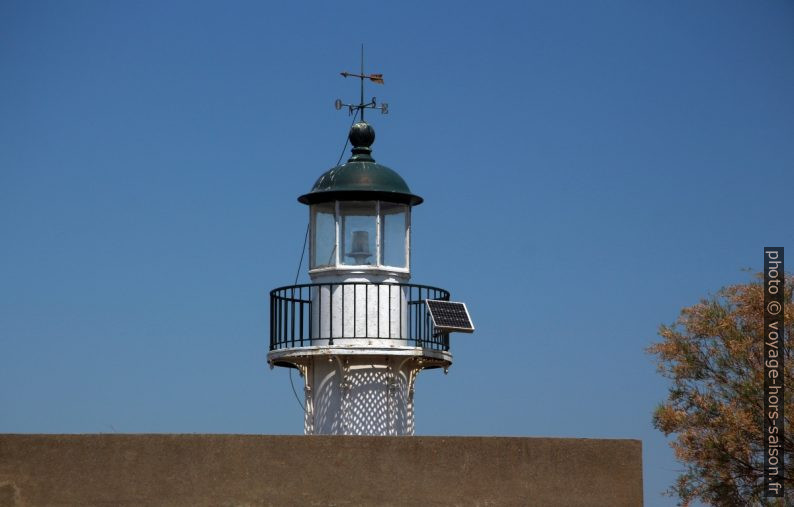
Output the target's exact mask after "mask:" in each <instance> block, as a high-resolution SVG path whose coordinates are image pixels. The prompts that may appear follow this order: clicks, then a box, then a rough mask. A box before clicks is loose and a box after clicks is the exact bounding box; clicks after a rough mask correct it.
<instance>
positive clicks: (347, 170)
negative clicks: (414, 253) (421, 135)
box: [298, 159, 424, 206]
mask: <svg viewBox="0 0 794 507" xmlns="http://www.w3.org/2000/svg"><path fill="white" fill-rule="evenodd" d="M336 200H364V201H375V200H379V201H389V202H398V203H403V204H410V205H411V206H416V205H417V204H421V203H422V201H423V200H424V199H422V198H421V197H419V196H418V195H414V194H412V193H411V189H410V188H408V185H407V184H406V183H405V180H403V179H402V177H401V176H400V175H399V174H397V172H395V171H393V170H392V169H389V168H388V167H386V166H384V165H380V164H377V163H375V162H374V161H373V162H364V161H356V160H352V159H351V161H349V162H348V163H346V164H343V165H341V166H337V167H334V168H332V169H329V170H328V171H327V172H325V173H324V174H323V175H322V176H320V177H319V178H318V179H317V182H315V184H314V186H313V187H312V189H311V192H309V193H308V194H304V195H302V196H300V197H298V201H300V202H302V203H303V204H315V203H318V202H328V201H336Z"/></svg>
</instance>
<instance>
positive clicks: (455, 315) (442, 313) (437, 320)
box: [425, 299, 474, 333]
mask: <svg viewBox="0 0 794 507" xmlns="http://www.w3.org/2000/svg"><path fill="white" fill-rule="evenodd" d="M425 303H426V304H427V310H428V312H430V318H432V319H433V325H434V326H435V327H436V329H438V330H439V331H442V332H450V331H460V332H462V333H473V332H474V324H472V323H471V317H469V310H467V309H466V304H465V303H455V302H453V301H439V300H437V299H426V300H425Z"/></svg>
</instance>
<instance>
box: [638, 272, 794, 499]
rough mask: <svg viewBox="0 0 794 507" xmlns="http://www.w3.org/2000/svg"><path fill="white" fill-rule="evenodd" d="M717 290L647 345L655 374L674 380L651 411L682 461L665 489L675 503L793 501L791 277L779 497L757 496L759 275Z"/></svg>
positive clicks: (789, 282)
mask: <svg viewBox="0 0 794 507" xmlns="http://www.w3.org/2000/svg"><path fill="white" fill-rule="evenodd" d="M758 278H760V279H761V280H759V281H753V282H750V283H747V284H741V285H733V286H730V287H725V288H723V289H721V290H720V291H719V292H718V293H717V294H716V295H714V296H712V297H710V298H706V299H703V300H701V301H700V302H699V303H697V304H696V305H694V306H690V307H687V308H684V309H683V310H682V311H681V315H680V316H679V317H678V320H677V321H676V322H675V323H674V324H672V325H669V326H665V325H662V326H660V328H659V335H660V336H661V338H662V340H661V341H660V342H658V343H654V344H653V345H651V346H650V347H649V348H648V352H649V353H650V354H652V355H654V356H656V360H657V361H658V365H657V368H658V371H659V372H660V373H661V374H662V375H663V376H665V377H667V378H669V379H670V380H672V385H671V387H670V389H669V396H668V398H667V399H666V400H665V401H664V402H663V403H661V404H660V405H659V406H658V407H657V408H656V410H655V412H654V414H653V425H654V427H655V428H657V429H659V430H660V431H662V432H664V434H665V435H667V436H669V435H671V434H675V439H674V440H673V441H672V442H671V444H670V445H671V447H672V448H673V450H674V451H675V455H676V458H677V459H678V460H679V461H680V462H682V463H683V464H684V466H685V469H684V471H683V472H682V474H681V475H680V476H679V477H678V480H677V482H676V484H675V485H673V486H672V487H671V488H670V490H669V493H670V494H671V495H677V496H678V497H679V498H680V500H681V505H685V506H686V505H689V504H690V502H692V501H694V500H700V501H702V502H705V503H708V504H711V505H728V506H732V505H737V506H739V505H740V506H745V505H784V503H785V505H794V433H792V429H791V424H790V421H791V418H792V417H794V404H792V399H794V396H792V394H794V364H792V347H793V346H794V337H793V336H792V335H793V334H794V304H792V288H794V277H793V276H792V275H786V281H785V284H786V289H785V294H784V312H785V313H784V315H785V331H786V332H785V334H784V340H783V357H784V381H785V385H786V391H785V400H784V415H785V420H784V429H785V437H786V438H785V440H784V442H783V450H784V456H785V472H784V473H785V477H786V481H785V488H786V498H785V502H782V501H781V502H777V503H776V502H774V501H772V500H774V499H766V498H764V497H763V496H762V495H763V487H764V476H763V465H764V461H763V442H764V439H763V428H764V419H763V417H764V414H763V412H764V410H763V407H764V404H763V403H764V400H763V391H764V380H763V379H764V377H763V375H764V364H763V361H762V358H763V351H764V309H763V300H764V296H763V277H762V276H760V275H759V276H758Z"/></svg>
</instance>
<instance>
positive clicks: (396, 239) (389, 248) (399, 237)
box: [380, 202, 408, 268]
mask: <svg viewBox="0 0 794 507" xmlns="http://www.w3.org/2000/svg"><path fill="white" fill-rule="evenodd" d="M380 214H381V218H380V223H381V233H380V242H381V245H380V251H381V261H380V262H381V264H382V265H384V266H391V267H395V268H405V267H407V262H406V261H407V248H406V243H407V239H408V206H407V205H405V204H393V203H389V202H382V203H380Z"/></svg>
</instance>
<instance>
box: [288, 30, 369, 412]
mask: <svg viewBox="0 0 794 507" xmlns="http://www.w3.org/2000/svg"><path fill="white" fill-rule="evenodd" d="M362 46H363V45H362ZM362 51H363V48H362ZM362 58H363V55H362ZM362 74H363V72H362ZM362 101H363V100H362ZM357 117H358V109H356V112H355V113H354V114H353V121H352V122H351V123H350V128H353V125H355V124H356V118H357ZM348 142H350V136H348V137H346V138H345V145H344V146H343V147H342V153H340V154H339V160H337V161H336V165H337V166H338V165H339V164H340V163H341V162H342V157H344V156H345V151H346V150H347V144H348ZM310 225H311V222H309V223H308V224H306V235H305V236H303V248H301V260H300V262H298V270H297V271H296V272H295V283H294V284H293V285H298V277H299V276H300V273H301V266H303V257H304V256H305V255H306V243H307V242H308V240H309V226H310ZM334 248H336V245H334ZM289 385H290V386H291V387H292V394H294V395H295V401H297V402H298V405H300V407H301V410H303V412H304V413H305V412H306V407H305V406H303V403H302V402H301V400H300V397H299V396H298V391H297V390H296V389H295V383H294V382H293V381H292V368H289Z"/></svg>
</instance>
